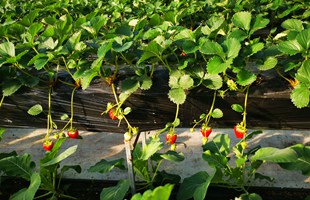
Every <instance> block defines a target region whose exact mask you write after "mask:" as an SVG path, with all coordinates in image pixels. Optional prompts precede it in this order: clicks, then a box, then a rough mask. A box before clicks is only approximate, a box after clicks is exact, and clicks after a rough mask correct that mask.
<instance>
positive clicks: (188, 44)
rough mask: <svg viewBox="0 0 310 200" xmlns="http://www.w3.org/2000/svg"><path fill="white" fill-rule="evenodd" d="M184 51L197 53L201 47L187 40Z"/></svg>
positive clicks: (183, 46)
mask: <svg viewBox="0 0 310 200" xmlns="http://www.w3.org/2000/svg"><path fill="white" fill-rule="evenodd" d="M182 48H183V51H184V52H186V53H195V52H196V51H197V50H198V49H199V45H197V44H196V43H195V42H193V41H190V40H186V41H184V42H183V44H182Z"/></svg>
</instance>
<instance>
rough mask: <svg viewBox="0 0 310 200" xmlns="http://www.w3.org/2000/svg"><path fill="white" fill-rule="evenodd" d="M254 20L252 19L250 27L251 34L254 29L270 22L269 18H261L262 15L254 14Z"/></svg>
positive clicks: (263, 26) (261, 27)
mask: <svg viewBox="0 0 310 200" xmlns="http://www.w3.org/2000/svg"><path fill="white" fill-rule="evenodd" d="M254 20H255V21H254V24H253V27H252V28H251V31H250V34H251V35H252V34H253V33H254V32H255V31H257V30H259V29H263V28H265V27H266V26H267V25H268V24H269V22H270V20H269V19H267V18H263V16H256V17H255V19H254Z"/></svg>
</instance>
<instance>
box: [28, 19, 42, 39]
mask: <svg viewBox="0 0 310 200" xmlns="http://www.w3.org/2000/svg"><path fill="white" fill-rule="evenodd" d="M42 28H43V24H41V23H38V22H35V23H32V24H31V26H30V27H29V29H28V33H30V35H31V36H32V40H33V39H34V37H35V36H36V35H37V34H38V32H39V31H40V30H41V29H42Z"/></svg>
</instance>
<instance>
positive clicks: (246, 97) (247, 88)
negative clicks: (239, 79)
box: [242, 85, 250, 128]
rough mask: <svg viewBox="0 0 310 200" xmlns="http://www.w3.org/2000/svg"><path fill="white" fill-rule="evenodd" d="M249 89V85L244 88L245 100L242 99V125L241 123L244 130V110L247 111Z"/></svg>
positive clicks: (245, 113)
mask: <svg viewBox="0 0 310 200" xmlns="http://www.w3.org/2000/svg"><path fill="white" fill-rule="evenodd" d="M249 89H250V85H248V86H247V87H246V92H245V98H244V110H243V113H242V115H243V120H242V123H243V127H244V128H246V115H247V112H246V109H247V105H248V96H249Z"/></svg>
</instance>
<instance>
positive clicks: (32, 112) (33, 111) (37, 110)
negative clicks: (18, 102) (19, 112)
mask: <svg viewBox="0 0 310 200" xmlns="http://www.w3.org/2000/svg"><path fill="white" fill-rule="evenodd" d="M42 111H43V108H42V106H41V105H40V104H36V105H34V106H32V107H31V108H29V109H28V111H27V112H28V114H29V115H32V116H35V115H38V114H40V113H41V112H42Z"/></svg>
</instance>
